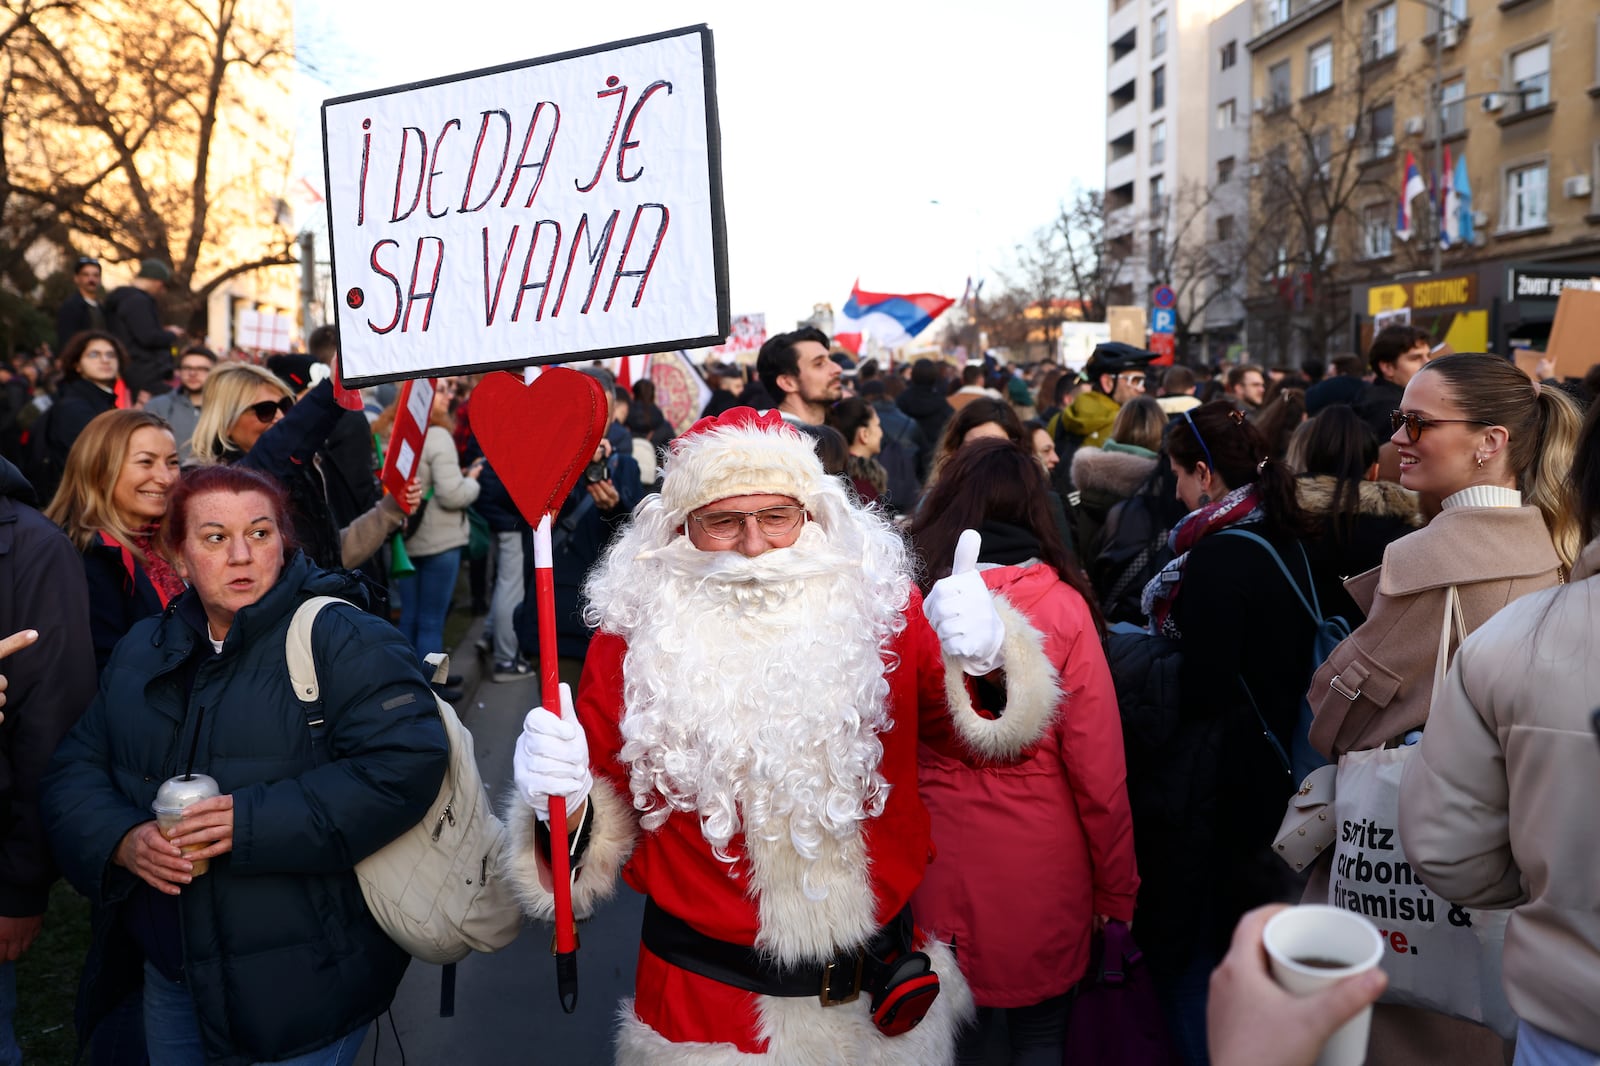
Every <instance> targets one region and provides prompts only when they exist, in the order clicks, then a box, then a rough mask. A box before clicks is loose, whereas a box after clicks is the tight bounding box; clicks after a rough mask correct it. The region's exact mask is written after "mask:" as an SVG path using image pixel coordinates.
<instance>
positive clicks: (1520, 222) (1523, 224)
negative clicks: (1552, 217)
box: [1505, 163, 1550, 230]
mask: <svg viewBox="0 0 1600 1066" xmlns="http://www.w3.org/2000/svg"><path fill="white" fill-rule="evenodd" d="M1549 185H1550V165H1549V164H1548V163H1533V164H1530V165H1528V166H1525V167H1513V168H1512V169H1510V170H1508V171H1506V218H1505V228H1506V229H1508V230H1519V229H1535V228H1537V227H1539V226H1543V225H1545V224H1546V223H1547V222H1548V221H1549V216H1548V214H1547V213H1546V208H1547V204H1548V193H1549Z"/></svg>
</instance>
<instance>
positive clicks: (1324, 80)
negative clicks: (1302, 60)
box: [1306, 41, 1333, 96]
mask: <svg viewBox="0 0 1600 1066" xmlns="http://www.w3.org/2000/svg"><path fill="white" fill-rule="evenodd" d="M1331 88H1333V42H1332V41H1323V42H1322V43H1321V44H1314V45H1312V46H1311V47H1310V48H1309V49H1307V50H1306V95H1307V96H1315V95H1316V94H1317V93H1320V92H1326V91H1327V90H1329V89H1331Z"/></svg>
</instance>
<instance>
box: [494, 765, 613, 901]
mask: <svg viewBox="0 0 1600 1066" xmlns="http://www.w3.org/2000/svg"><path fill="white" fill-rule="evenodd" d="M589 804H590V807H591V808H592V809H591V811H590V814H589V817H590V818H592V819H593V824H592V825H591V826H590V827H589V846H588V848H587V849H586V850H585V851H584V853H583V865H582V866H580V867H579V870H578V876H577V877H576V878H575V879H574V880H573V882H572V913H573V916H574V917H576V918H587V917H589V916H590V915H591V914H593V913H594V910H595V908H596V907H598V906H599V905H600V904H602V903H604V902H605V901H606V900H608V899H610V898H611V897H612V895H614V894H615V893H616V891H617V875H618V874H620V873H621V872H622V864H623V863H625V862H627V861H628V856H629V855H631V854H633V845H634V843H635V842H636V841H637V840H638V839H639V821H638V817H637V815H635V814H634V813H633V810H632V808H631V807H630V806H629V804H628V803H626V802H625V801H624V800H623V799H622V797H621V796H619V795H618V794H617V790H616V789H614V788H612V787H611V784H610V782H608V781H606V780H605V779H604V778H598V779H596V781H595V783H594V788H593V789H591V790H590V792H589ZM506 824H507V826H508V827H509V828H510V830H511V850H510V852H509V858H508V859H507V860H506V873H507V874H508V875H509V876H510V878H511V882H512V884H513V885H514V886H515V887H516V892H517V898H518V899H519V900H520V901H521V903H522V909H523V910H524V911H525V912H526V913H527V914H528V915H529V916H531V917H534V918H538V919H540V920H541V921H546V922H550V921H554V920H555V916H556V912H555V907H556V900H555V896H554V895H553V894H552V892H551V890H550V887H549V886H550V869H549V867H548V866H546V865H545V862H544V859H543V858H542V857H541V856H540V855H539V849H538V847H537V846H536V845H535V844H534V835H533V827H534V826H535V825H536V824H538V818H537V816H535V815H534V813H533V808H532V807H530V806H528V805H527V803H525V802H523V800H522V798H521V797H520V796H518V795H517V794H516V793H515V792H514V791H513V792H512V794H511V796H510V798H509V799H508V800H507V803H506Z"/></svg>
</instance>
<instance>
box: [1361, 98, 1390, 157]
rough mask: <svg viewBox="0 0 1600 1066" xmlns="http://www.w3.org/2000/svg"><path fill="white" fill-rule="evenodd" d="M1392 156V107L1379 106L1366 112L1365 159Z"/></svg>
mask: <svg viewBox="0 0 1600 1066" xmlns="http://www.w3.org/2000/svg"><path fill="white" fill-rule="evenodd" d="M1391 155H1394V105H1393V104H1379V105H1378V106H1377V107H1375V108H1373V109H1372V110H1371V111H1369V112H1367V158H1368V159H1384V158H1386V157H1388V156H1391Z"/></svg>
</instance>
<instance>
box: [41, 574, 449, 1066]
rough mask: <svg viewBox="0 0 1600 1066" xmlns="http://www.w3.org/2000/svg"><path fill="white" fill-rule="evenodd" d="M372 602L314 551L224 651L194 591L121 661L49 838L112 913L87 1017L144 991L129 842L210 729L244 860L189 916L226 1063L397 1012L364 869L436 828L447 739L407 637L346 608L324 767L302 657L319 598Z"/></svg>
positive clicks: (120, 649)
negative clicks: (295, 660)
mask: <svg viewBox="0 0 1600 1066" xmlns="http://www.w3.org/2000/svg"><path fill="white" fill-rule="evenodd" d="M359 594H360V592H359V587H358V586H356V585H355V584H354V582H353V581H352V580H351V579H350V578H349V577H348V576H346V575H344V574H342V573H332V572H325V571H321V570H318V569H316V568H315V567H313V566H312V565H311V564H310V563H309V562H308V561H307V560H306V559H305V557H304V556H303V555H299V554H297V555H296V556H295V557H294V559H292V560H291V561H290V562H289V563H288V564H287V565H286V566H285V567H284V571H283V574H282V576H281V577H280V578H279V580H278V583H277V584H276V585H275V586H273V588H272V589H271V590H270V591H269V592H268V593H267V594H266V595H265V596H264V597H262V598H261V600H259V601H258V602H256V603H255V604H252V605H251V606H249V607H246V608H244V609H243V610H241V611H240V612H239V613H238V614H237V615H236V616H235V618H234V621H233V625H232V628H231V629H230V630H229V632H228V636H227V639H226V641H225V642H224V644H223V647H222V651H221V653H220V654H216V653H213V651H212V648H211V645H210V643H209V641H208V639H207V634H206V632H205V629H204V626H205V618H204V615H203V613H202V611H201V607H200V603H199V600H198V598H197V596H196V594H195V592H194V591H193V590H192V589H191V590H189V591H188V592H185V593H184V594H183V595H182V596H180V597H179V598H178V599H176V600H174V601H173V602H172V604H171V605H170V606H169V608H168V609H167V610H166V611H165V612H164V613H163V614H161V615H159V616H156V617H153V618H147V619H145V620H144V621H141V622H139V623H138V624H137V625H135V626H134V628H133V629H132V630H131V631H130V632H129V634H128V636H127V637H126V638H124V639H123V640H122V642H121V643H120V644H118V645H117V648H116V651H115V652H114V653H113V654H112V657H111V661H110V662H109V663H108V664H107V666H106V669H105V672H104V674H103V675H102V678H101V687H100V695H99V696H98V697H97V698H96V700H95V702H94V703H93V704H92V705H91V706H90V708H89V710H88V711H87V712H86V713H85V714H84V716H83V718H82V719H81V720H80V721H79V723H78V725H77V726H76V727H75V728H74V729H73V731H72V733H71V734H70V735H69V736H68V737H67V739H66V741H65V742H64V743H63V744H62V745H61V747H60V749H59V750H57V752H56V755H55V758H54V760H53V762H52V763H51V767H50V772H49V775H48V777H47V779H46V782H45V802H44V814H45V822H46V827H47V829H48V831H49V834H50V839H51V842H52V844H53V845H54V847H55V850H56V853H57V856H58V857H59V859H60V861H61V864H62V867H63V872H65V874H66V876H67V877H68V879H69V880H70V881H71V882H72V883H73V885H74V886H76V887H77V889H78V890H79V891H80V892H82V893H84V894H85V895H86V896H88V898H89V899H90V900H91V901H92V902H93V903H94V904H95V906H96V908H97V914H96V923H95V925H96V934H97V935H96V943H95V947H94V949H93V950H92V953H91V958H90V963H89V966H88V967H87V968H86V973H85V981H86V995H85V997H84V1006H85V1009H86V1010H87V1011H90V1012H92V1011H93V1009H94V1004H95V1003H96V1002H99V1003H102V1004H103V1003H104V1002H107V1000H108V997H109V998H110V999H112V1000H114V999H115V997H116V995H117V994H118V992H119V991H122V990H121V989H116V988H104V987H102V988H101V989H99V994H98V995H97V994H96V992H95V990H94V988H93V985H94V982H95V981H96V979H97V978H102V977H104V978H110V979H111V980H112V981H115V982H125V981H126V980H127V978H128V976H129V973H130V970H129V968H128V967H127V966H126V960H127V958H128V956H129V954H130V950H129V949H130V944H131V940H130V938H129V937H128V935H127V934H126V932H125V925H124V923H123V922H121V921H118V920H116V919H117V917H118V916H119V912H121V911H122V910H123V909H124V908H125V907H126V906H127V904H128V902H129V898H130V896H131V895H132V894H133V893H134V892H135V891H136V889H139V887H140V886H142V885H143V882H141V881H137V880H136V878H135V877H134V875H133V874H132V873H130V872H129V871H128V870H126V869H125V868H123V867H121V866H118V865H116V864H115V863H114V862H113V858H114V855H115V852H116V849H117V845H118V844H119V843H120V842H121V840H122V838H123V837H124V836H125V835H126V834H127V832H128V831H129V830H131V829H133V828H134V827H135V826H137V825H139V824H141V823H142V822H145V821H148V820H149V819H150V817H151V815H150V804H151V801H152V800H153V799H154V798H155V793H156V789H157V788H158V787H159V786H160V784H161V782H162V781H164V780H166V779H167V778H168V777H171V776H173V775H175V774H177V773H180V772H182V770H183V763H184V762H185V760H186V757H187V753H188V751H189V749H190V745H191V743H192V742H193V737H194V735H195V732H196V730H198V732H199V742H198V757H197V758H196V760H195V769H196V770H198V771H203V772H205V773H208V774H210V775H211V776H212V777H214V778H216V779H217V782H218V784H219V785H220V786H221V788H222V791H223V792H224V793H228V794H231V795H232V796H233V800H234V809H233V814H234V845H233V851H232V853H230V854H228V855H224V856H222V857H220V858H217V859H213V860H212V862H211V870H210V872H209V873H206V874H204V875H202V876H200V877H197V878H195V880H194V882H193V884H191V885H189V886H187V887H185V888H184V890H183V893H182V895H181V896H180V897H179V901H178V902H179V911H180V925H181V928H182V940H183V944H182V951H183V968H184V974H185V978H186V981H187V983H188V986H189V989H190V991H191V992H192V994H193V996H194V1000H195V1008H196V1012H197V1014H198V1016H199V1020H200V1030H201V1035H202V1037H203V1039H204V1042H205V1048H206V1057H207V1059H208V1060H209V1061H210V1062H212V1063H214V1064H218V1066H237V1064H244V1063H253V1062H260V1061H263V1060H269V1061H270V1060H278V1059H283V1058H289V1057H292V1056H295V1055H299V1054H303V1053H305V1052H308V1051H312V1050H315V1049H317V1048H320V1047H323V1046H325V1045H327V1044H328V1043H330V1042H331V1041H333V1040H335V1039H337V1038H338V1037H339V1036H341V1035H343V1034H345V1033H347V1032H350V1031H351V1030H353V1029H355V1028H356V1027H357V1026H360V1025H363V1024H365V1023H366V1022H369V1021H371V1020H372V1019H374V1018H376V1017H377V1016H378V1015H379V1014H381V1013H382V1012H383V1011H384V1010H385V1009H386V1008H387V1006H388V1004H389V1002H390V1000H391V999H392V998H393V996H394V991H395V988H396V987H397V986H398V985H399V983H400V978H401V976H402V975H403V974H404V973H405V969H406V964H407V962H408V961H409V959H408V957H407V955H406V954H405V952H403V951H402V950H401V949H400V948H398V947H396V946H395V945H394V944H393V943H392V942H391V941H390V940H389V938H388V937H387V936H385V935H384V933H383V931H382V930H381V929H379V927H378V925H377V923H376V922H375V921H374V920H373V918H372V916H371V914H370V913H369V912H368V911H367V907H366V904H365V902H364V901H363V900H362V897H361V890H360V887H359V886H358V885H357V883H356V878H355V874H354V873H353V872H352V867H353V866H354V865H355V863H356V862H357V861H358V860H360V859H362V858H364V857H365V856H367V855H369V854H371V853H372V852H374V851H376V850H377V849H378V848H380V847H382V846H383V845H384V844H386V843H388V842H389V841H390V840H392V839H394V838H395V837H396V836H398V835H399V834H400V833H401V832H402V831H404V830H405V829H406V828H407V827H408V826H411V825H414V824H415V823H416V822H417V821H419V820H420V819H421V818H422V817H423V815H424V814H425V813H426V811H427V808H428V805H429V804H430V803H431V802H432V800H433V798H434V797H435V796H436V795H437V794H438V790H439V784H440V782H441V780H442V779H443V776H444V770H445V763H446V760H447V757H448V746H447V743H446V740H445V735H444V729H443V726H442V725H441V724H440V722H439V716H438V712H437V710H436V705H435V703H434V699H433V694H432V692H431V691H430V690H429V688H428V685H427V683H426V681H425V679H424V677H423V673H422V668H421V667H420V665H419V664H418V663H417V660H416V656H415V654H414V653H413V652H412V650H411V647H410V645H409V644H407V642H406V641H405V639H404V638H403V637H401V636H400V634H399V632H398V631H396V630H395V629H394V628H393V627H392V626H390V625H389V624H388V623H386V622H384V621H382V620H381V619H379V618H377V617H375V616H373V615H369V614H366V613H364V612H362V611H360V610H358V609H356V608H354V607H348V608H345V607H339V608H334V609H331V610H327V611H324V612H323V613H322V614H321V615H319V616H318V618H317V622H316V625H315V627H314V629H313V632H312V649H313V652H314V654H315V656H316V660H317V663H318V670H317V674H318V676H319V678H320V679H321V682H322V701H323V702H322V707H321V711H322V713H323V714H324V715H325V717H326V722H327V725H326V733H325V738H326V744H327V751H328V755H329V761H328V762H326V763H325V764H323V765H317V761H316V760H315V759H314V758H313V754H312V748H311V736H310V731H309V727H308V725H307V716H306V709H305V707H304V705H302V704H301V703H300V701H299V700H297V699H296V698H295V695H294V693H293V691H292V690H291V689H290V686H289V675H288V669H287V666H286V665H285V660H284V638H285V635H286V633H287V631H288V626H289V620H290V618H291V616H292V615H293V613H294V610H295V608H296V607H297V606H298V605H299V604H300V603H301V602H302V601H304V600H305V599H307V598H308V597H310V596H314V595H333V596H345V597H351V596H357V595H359ZM142 890H143V891H149V889H148V887H147V886H146V887H145V888H144V889H142ZM118 960H120V964H119V961H118ZM102 968H104V970H105V972H102Z"/></svg>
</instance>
